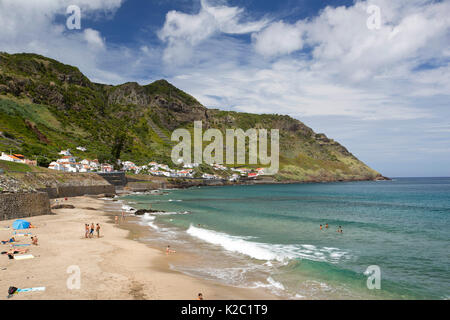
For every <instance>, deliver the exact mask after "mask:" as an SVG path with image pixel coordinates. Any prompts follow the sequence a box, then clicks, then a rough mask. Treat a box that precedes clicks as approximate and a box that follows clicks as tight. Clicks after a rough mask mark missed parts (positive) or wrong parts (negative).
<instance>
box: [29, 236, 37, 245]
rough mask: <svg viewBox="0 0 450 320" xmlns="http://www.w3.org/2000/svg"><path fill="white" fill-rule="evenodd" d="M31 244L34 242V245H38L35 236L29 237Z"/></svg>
mask: <svg viewBox="0 0 450 320" xmlns="http://www.w3.org/2000/svg"><path fill="white" fill-rule="evenodd" d="M31 244H34V245H35V246H37V245H38V238H37V237H36V236H32V237H31Z"/></svg>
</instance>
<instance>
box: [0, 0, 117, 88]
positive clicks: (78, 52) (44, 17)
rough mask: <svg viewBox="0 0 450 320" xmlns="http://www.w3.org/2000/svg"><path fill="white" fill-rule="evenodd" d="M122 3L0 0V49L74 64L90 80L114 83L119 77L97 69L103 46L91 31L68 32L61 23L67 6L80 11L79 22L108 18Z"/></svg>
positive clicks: (103, 49)
mask: <svg viewBox="0 0 450 320" xmlns="http://www.w3.org/2000/svg"><path fill="white" fill-rule="evenodd" d="M121 3H122V0H112V1H109V0H59V1H55V0H39V1H38V0H2V1H0V50H1V51H7V52H10V53H14V52H34V53H39V54H42V55H45V56H49V57H52V58H54V59H57V60H59V61H62V62H64V63H68V64H72V65H76V66H77V67H79V68H80V69H81V70H84V71H85V72H86V71H88V72H87V73H88V76H91V78H92V79H91V80H93V81H108V82H117V81H121V80H123V79H122V77H121V76H120V75H118V74H117V73H115V72H114V71H111V70H104V69H103V68H101V67H100V64H101V62H102V60H103V59H101V55H102V54H104V53H105V50H106V44H105V41H104V39H103V38H102V36H101V34H100V33H99V31H97V30H94V29H84V30H81V31H79V30H68V29H67V28H66V26H65V21H63V22H61V23H56V22H55V18H56V17H57V16H64V17H65V16H66V8H67V6H69V5H78V6H79V7H80V8H81V26H82V28H83V19H84V18H86V17H94V16H98V15H103V16H110V15H112V14H113V13H114V11H115V10H116V9H118V8H119V7H120V5H121Z"/></svg>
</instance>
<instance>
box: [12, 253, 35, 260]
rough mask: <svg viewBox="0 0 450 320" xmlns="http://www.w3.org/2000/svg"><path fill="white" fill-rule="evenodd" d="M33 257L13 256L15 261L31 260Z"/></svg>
mask: <svg viewBox="0 0 450 320" xmlns="http://www.w3.org/2000/svg"><path fill="white" fill-rule="evenodd" d="M33 258H34V256H33V255H32V254H23V255H19V256H14V259H15V260H27V259H33Z"/></svg>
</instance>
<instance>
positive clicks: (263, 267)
mask: <svg viewBox="0 0 450 320" xmlns="http://www.w3.org/2000/svg"><path fill="white" fill-rule="evenodd" d="M122 199H123V200H124V201H126V203H128V205H129V206H131V207H133V208H136V209H139V208H149V207H151V208H152V209H157V210H164V211H166V212H164V213H163V212H161V213H155V214H146V215H145V216H142V217H141V218H140V223H141V224H143V225H145V226H148V228H149V230H151V232H149V233H148V236H146V237H145V238H144V239H141V240H143V241H146V242H148V243H150V244H154V245H157V246H161V247H162V248H165V247H166V246H167V245H170V246H171V248H173V249H175V250H177V251H178V252H185V253H189V254H190V256H191V257H192V258H191V259H184V260H182V261H180V262H178V263H177V264H175V265H172V266H171V267H172V268H173V269H174V270H178V271H180V272H184V273H186V274H189V275H192V276H196V277H200V278H206V279H211V280H215V281H218V282H221V283H225V284H228V285H233V286H238V287H249V288H257V287H260V288H265V289H266V290H269V291H271V292H272V293H274V294H276V295H279V296H280V297H282V298H286V299H448V298H449V297H450V273H449V265H450V263H449V262H450V252H449V248H450V241H449V235H450V178H396V179H393V180H392V181H377V182H375V181H367V182H340V183H314V184H274V185H235V186H223V187H201V188H191V189H183V190H167V194H164V195H150V194H133V195H128V196H125V197H123V198H122ZM326 224H328V228H325V225H326ZM320 225H322V226H323V227H322V230H320V227H319V226H320ZM339 226H341V228H342V230H343V232H342V233H340V232H337V230H338V227H339ZM369 266H376V268H379V271H380V276H379V280H380V281H379V284H380V286H379V289H378V288H373V286H368V285H367V282H368V277H369V276H370V274H367V273H366V270H367V268H368V267H369ZM369 282H370V283H372V284H374V283H375V282H374V280H370V281H369ZM370 288H371V289H370Z"/></svg>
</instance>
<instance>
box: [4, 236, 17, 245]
mask: <svg viewBox="0 0 450 320" xmlns="http://www.w3.org/2000/svg"><path fill="white" fill-rule="evenodd" d="M11 242H16V239H15V238H14V237H11V239H9V240H2V244H6V243H11Z"/></svg>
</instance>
